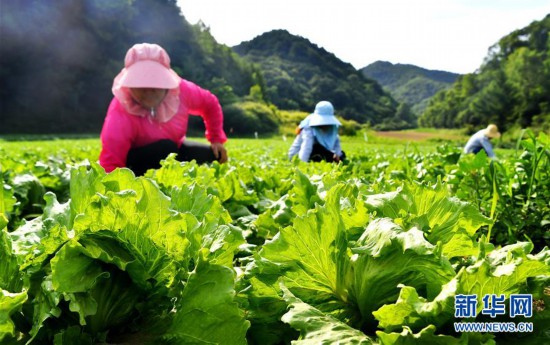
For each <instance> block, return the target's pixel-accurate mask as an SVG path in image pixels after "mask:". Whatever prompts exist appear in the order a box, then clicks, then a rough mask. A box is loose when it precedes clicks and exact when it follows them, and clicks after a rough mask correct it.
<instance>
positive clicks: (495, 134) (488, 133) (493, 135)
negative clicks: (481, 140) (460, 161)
mask: <svg viewBox="0 0 550 345" xmlns="http://www.w3.org/2000/svg"><path fill="white" fill-rule="evenodd" d="M485 136H486V137H489V138H492V139H498V138H500V136H501V134H500V132H493V131H488V130H485Z"/></svg>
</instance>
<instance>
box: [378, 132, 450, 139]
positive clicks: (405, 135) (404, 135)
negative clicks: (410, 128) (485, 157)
mask: <svg viewBox="0 0 550 345" xmlns="http://www.w3.org/2000/svg"><path fill="white" fill-rule="evenodd" d="M376 135H377V136H378V137H381V138H395V139H402V140H411V141H422V140H427V139H431V138H442V139H450V140H452V139H460V136H457V135H449V134H439V133H427V132H404V131H387V132H376Z"/></svg>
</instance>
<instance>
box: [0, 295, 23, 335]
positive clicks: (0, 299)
mask: <svg viewBox="0 0 550 345" xmlns="http://www.w3.org/2000/svg"><path fill="white" fill-rule="evenodd" d="M0 290H1V291H0V341H3V340H4V339H6V338H8V337H14V336H15V333H16V328H15V325H14V323H13V321H12V320H11V318H10V316H11V315H12V314H13V313H14V312H15V311H17V310H19V309H20V308H21V306H22V305H23V303H25V301H26V300H27V298H28V296H27V292H26V291H23V292H18V293H11V292H8V291H6V290H4V289H0Z"/></svg>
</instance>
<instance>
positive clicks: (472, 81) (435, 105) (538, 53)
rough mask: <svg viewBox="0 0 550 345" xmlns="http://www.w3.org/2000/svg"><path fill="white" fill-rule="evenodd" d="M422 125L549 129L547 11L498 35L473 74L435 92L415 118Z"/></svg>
mask: <svg viewBox="0 0 550 345" xmlns="http://www.w3.org/2000/svg"><path fill="white" fill-rule="evenodd" d="M419 122H420V125H422V126H428V127H446V128H460V127H472V128H479V127H483V126H485V125H486V124H487V123H489V122H493V123H496V124H498V126H499V127H500V128H502V129H509V128H512V127H528V126H531V127H534V128H536V129H542V130H546V131H548V130H550V15H546V17H545V18H544V19H542V20H540V21H535V22H533V23H531V24H530V25H529V26H527V27H525V28H523V29H520V30H516V31H514V32H512V33H511V34H509V35H507V36H505V37H503V38H502V39H500V40H499V41H498V42H497V43H496V44H495V45H493V46H492V47H491V48H490V49H489V52H488V55H487V57H486V58H485V61H484V62H483V64H482V65H481V67H480V68H479V71H478V72H477V73H473V74H466V75H463V76H461V77H459V79H458V80H457V82H456V83H454V84H453V86H452V87H451V88H450V89H449V90H447V91H442V92H440V93H438V94H437V95H436V96H435V97H434V98H433V99H432V100H431V101H430V104H429V106H428V107H427V109H426V111H425V113H424V114H423V115H422V116H421V117H420V119H419Z"/></svg>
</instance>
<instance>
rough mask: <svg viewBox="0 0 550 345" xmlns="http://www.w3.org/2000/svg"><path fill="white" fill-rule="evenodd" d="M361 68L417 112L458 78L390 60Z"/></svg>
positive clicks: (422, 110) (447, 73)
mask: <svg viewBox="0 0 550 345" xmlns="http://www.w3.org/2000/svg"><path fill="white" fill-rule="evenodd" d="M360 71H361V73H363V75H365V76H366V77H368V78H372V79H374V80H376V81H377V82H379V83H380V85H382V87H384V89H386V90H388V91H389V93H390V94H391V95H392V96H393V97H394V98H395V99H396V100H398V101H399V102H403V103H407V104H408V105H409V106H410V107H411V110H412V111H413V112H414V113H415V114H418V115H419V114H422V113H423V112H424V109H425V108H426V106H427V105H428V101H429V99H430V98H431V97H433V96H434V95H435V94H436V93H437V92H439V91H440V90H445V89H447V88H449V87H450V86H451V85H452V84H453V83H454V82H455V81H456V79H457V78H458V77H459V74H456V73H451V72H445V71H435V70H429V69H425V68H421V67H418V66H414V65H407V64H392V63H390V62H387V61H376V62H374V63H372V64H370V65H368V66H366V67H364V68H361V69H360Z"/></svg>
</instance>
